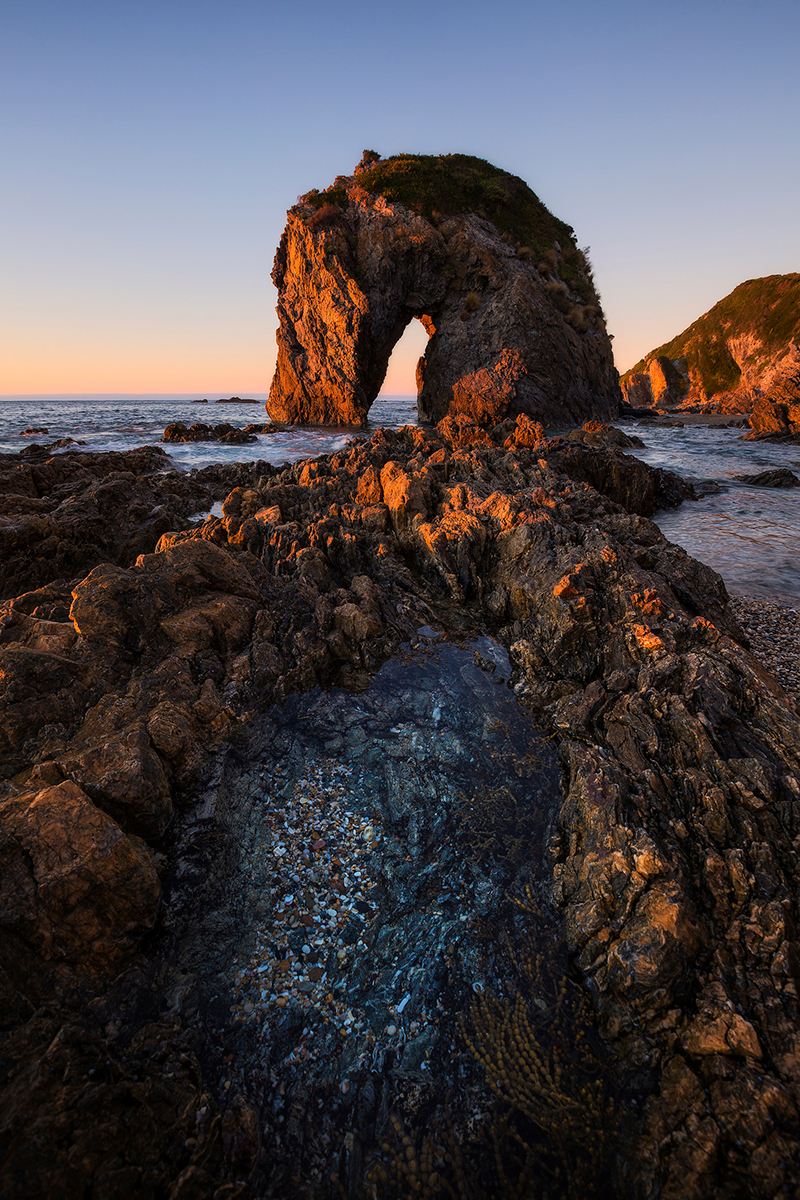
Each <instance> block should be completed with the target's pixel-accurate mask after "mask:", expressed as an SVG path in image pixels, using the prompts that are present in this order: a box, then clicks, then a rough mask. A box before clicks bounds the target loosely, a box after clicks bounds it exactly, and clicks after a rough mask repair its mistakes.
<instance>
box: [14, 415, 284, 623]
mask: <svg viewBox="0 0 800 1200" xmlns="http://www.w3.org/2000/svg"><path fill="white" fill-rule="evenodd" d="M247 440H248V441H251V440H252V441H255V440H256V439H255V438H250V437H248V439H247ZM171 468H172V462H171V460H170V458H169V456H168V455H167V453H166V451H164V450H162V449H161V448H160V447H158V446H143V447H142V448H141V449H139V450H130V451H127V452H126V453H116V452H110V453H107V454H93V453H86V452H81V451H71V452H67V453H65V454H56V455H52V456H51V455H49V454H47V453H43V454H41V455H40V456H39V457H37V458H36V459H35V460H29V459H27V458H21V457H20V455H16V454H3V455H0V501H2V512H1V513H0V599H5V598H7V597H11V596H19V593H20V592H21V591H23V590H27V589H34V588H39V587H42V586H44V585H46V584H49V583H51V582H52V581H53V580H54V579H59V578H60V579H62V580H68V579H72V578H74V577H75V576H77V575H78V573H79V572H81V573H82V574H86V572H87V571H89V570H90V569H91V568H92V567H93V566H95V564H97V563H99V562H113V563H122V564H124V565H126V566H127V565H129V564H130V563H132V562H133V561H134V560H135V559H136V557H137V555H139V554H144V553H146V552H147V551H149V550H152V549H154V547H155V544H156V542H157V541H158V539H159V537H160V536H161V534H162V533H165V532H166V531H167V530H168V529H172V528H174V527H175V526H176V525H184V524H187V523H188V522H189V520H190V519H191V518H192V517H193V516H194V515H195V514H196V513H198V512H203V511H204V510H208V509H210V508H211V506H212V505H213V504H214V502H215V501H217V500H221V499H222V498H223V497H224V496H226V495H227V493H228V492H229V491H230V489H231V488H232V487H234V486H235V485H236V484H237V483H240V482H244V481H246V480H252V479H256V478H258V477H259V476H260V475H263V474H265V473H266V474H269V473H270V472H271V471H272V467H271V466H270V465H269V464H267V463H260V464H259V463H248V464H233V465H231V466H212V467H206V468H203V469H201V470H195V471H188V472H187V471H176V470H174V469H171ZM42 602H43V601H40V603H42ZM44 615H45V614H44V611H43V610H42V611H40V612H37V614H36V616H37V617H42V616H44Z"/></svg>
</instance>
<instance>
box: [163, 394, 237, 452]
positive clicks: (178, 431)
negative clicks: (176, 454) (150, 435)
mask: <svg viewBox="0 0 800 1200" xmlns="http://www.w3.org/2000/svg"><path fill="white" fill-rule="evenodd" d="M233 403H234V401H233V400H218V401H217V404H233ZM241 403H249V401H241ZM161 440H162V442H221V443H223V444H224V445H226V446H247V445H249V444H250V443H251V442H257V441H258V438H257V437H255V435H254V434H252V433H248V431H247V430H246V429H237V428H236V427H235V426H234V425H229V424H228V423H227V421H223V422H222V423H221V424H220V425H204V424H203V422H202V421H196V422H195V423H194V425H190V426H189V427H188V429H187V427H186V426H185V425H184V423H183V422H182V421H173V423H172V424H171V425H168V426H167V427H166V429H165V430H164V436H163V438H162V439H161Z"/></svg>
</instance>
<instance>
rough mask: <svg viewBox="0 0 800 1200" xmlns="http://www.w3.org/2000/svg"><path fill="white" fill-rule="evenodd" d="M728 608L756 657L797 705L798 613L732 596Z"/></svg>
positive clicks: (799, 687) (799, 697)
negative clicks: (742, 630)
mask: <svg viewBox="0 0 800 1200" xmlns="http://www.w3.org/2000/svg"><path fill="white" fill-rule="evenodd" d="M731 608H732V609H733V612H734V615H735V616H736V619H737V621H738V622H739V624H740V625H741V626H742V628H743V629H744V631H745V633H746V634H747V636H748V637H749V638H750V649H751V650H752V652H753V654H754V655H755V657H756V658H757V659H758V660H759V662H761V663H763V665H764V666H765V667H766V668H767V670H768V671H770V672H771V673H772V674H773V675H774V676H775V678H776V679H777V680H778V682H779V683H780V685H781V687H782V688H783V689H784V690H785V691H786V692H788V693H789V695H790V696H791V697H792V699H793V700H794V701H795V703H796V704H798V705H800V610H798V609H797V608H793V607H792V606H791V605H789V604H780V603H777V602H776V601H773V600H751V599H748V598H746V597H743V596H732V597H731Z"/></svg>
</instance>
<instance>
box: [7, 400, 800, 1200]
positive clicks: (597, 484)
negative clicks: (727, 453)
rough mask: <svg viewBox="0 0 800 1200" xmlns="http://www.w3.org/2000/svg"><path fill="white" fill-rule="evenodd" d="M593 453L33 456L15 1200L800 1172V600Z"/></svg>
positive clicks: (18, 680) (17, 947)
mask: <svg viewBox="0 0 800 1200" xmlns="http://www.w3.org/2000/svg"><path fill="white" fill-rule="evenodd" d="M584 433H588V434H589V435H590V437H588V438H587V437H580V438H573V439H566V438H551V439H548V438H546V437H545V436H544V432H543V430H542V429H541V427H540V426H537V425H536V424H535V423H534V422H532V421H530V420H528V419H527V418H525V417H524V416H520V417H518V418H517V419H516V420H510V421H508V422H506V423H505V424H504V425H502V426H497V427H495V428H493V429H490V430H486V429H483V428H480V427H479V426H478V425H476V424H475V423H474V422H473V421H471V420H470V419H469V418H467V417H464V416H460V417H455V418H446V419H445V420H444V421H442V422H441V423H440V425H439V426H438V427H436V428H435V429H430V428H428V429H421V428H406V429H404V430H401V431H399V432H396V433H394V432H391V431H386V430H384V431H381V432H379V433H377V434H375V435H374V436H373V437H371V438H370V439H359V440H357V441H355V442H352V443H350V444H349V445H348V446H347V447H346V448H345V449H344V450H341V451H339V452H337V453H336V454H332V455H326V456H323V457H322V458H320V459H317V460H313V461H307V462H302V463H296V464H294V465H292V466H290V467H288V468H285V469H280V470H279V469H276V468H273V467H269V466H268V465H267V464H247V466H246V467H244V466H237V467H229V468H222V467H219V468H208V469H207V470H206V471H198V472H189V473H180V472H171V471H166V470H165V459H166V456H165V455H164V454H163V451H160V450H156V449H155V448H148V449H147V450H146V451H136V452H133V453H129V454H125V455H117V456H111V455H88V454H84V455H79V454H73V455H70V454H69V453H67V454H64V455H59V456H58V457H57V458H51V459H48V460H47V461H46V462H45V463H43V464H39V463H21V462H20V460H19V458H18V457H17V456H13V461H9V462H5V461H4V462H3V463H2V464H0V467H2V487H3V489H4V496H5V500H6V502H7V506H8V507H7V508H6V513H7V514H8V515H7V516H6V517H5V518H4V520H3V523H2V526H1V527H0V532H1V533H2V537H3V539H4V542H3V544H4V547H7V553H6V554H5V555H4V576H3V587H4V592H3V595H4V596H5V597H6V599H5V602H4V603H3V604H2V605H0V626H2V641H1V642H0V660H2V669H3V676H2V679H3V683H2V687H3V689H4V692H3V700H4V705H5V712H6V720H5V723H4V725H3V729H2V736H3V739H4V745H3V749H4V755H3V761H4V763H5V770H6V773H5V781H4V783H3V784H2V789H3V790H2V792H1V793H0V829H2V838H3V841H2V855H3V875H2V880H3V882H2V885H0V939H1V940H2V947H3V960H2V961H3V968H2V974H1V975H0V996H1V997H2V1012H3V1030H4V1032H3V1036H2V1042H1V1043H0V1062H1V1063H2V1070H3V1084H2V1097H3V1103H2V1110H3V1113H4V1116H3V1118H2V1126H1V1127H0V1129H1V1131H2V1147H3V1150H2V1153H3V1159H2V1165H0V1178H1V1179H2V1185H3V1191H4V1194H8V1195H9V1196H26V1197H34V1196H51V1195H64V1196H73V1195H74V1196H83V1195H86V1194H91V1195H93V1196H96V1197H98V1198H100V1197H109V1198H110V1197H112V1196H124V1195H132V1194H142V1195H152V1196H168V1197H170V1200H190V1198H193V1197H206V1196H208V1197H211V1196H214V1197H217V1198H219V1200H221V1198H222V1197H226V1198H227V1197H237V1196H243V1197H244V1196H253V1197H272V1196H275V1197H277V1196H290V1195H291V1196H303V1197H313V1198H314V1200H316V1198H318V1197H319V1198H322V1197H326V1198H327V1197H334V1196H337V1195H341V1194H342V1190H343V1191H344V1194H346V1195H352V1196H354V1197H355V1196H357V1195H359V1189H360V1188H362V1187H363V1186H364V1180H365V1178H366V1179H367V1181H369V1180H370V1179H372V1180H373V1181H374V1186H376V1187H378V1186H380V1187H382V1188H383V1189H384V1190H383V1192H382V1193H381V1194H386V1195H406V1194H409V1193H410V1192H411V1191H413V1190H414V1189H413V1188H412V1186H411V1183H410V1182H409V1178H410V1177H409V1172H411V1175H416V1178H418V1179H419V1180H420V1181H421V1185H422V1183H424V1185H425V1187H427V1188H428V1190H429V1191H430V1193H431V1194H434V1195H435V1194H437V1191H436V1189H437V1187H439V1183H437V1179H438V1180H439V1182H441V1180H440V1174H441V1173H442V1172H444V1173H445V1175H446V1171H447V1168H446V1166H443V1165H442V1163H441V1162H440V1161H439V1160H441V1159H443V1158H444V1155H445V1153H450V1155H451V1161H452V1162H453V1166H452V1170H453V1171H454V1172H456V1176H457V1175H458V1172H459V1171H462V1172H467V1174H468V1175H469V1178H470V1180H471V1182H470V1185H469V1186H470V1187H471V1188H472V1190H473V1192H472V1194H474V1195H476V1196H484V1195H486V1196H491V1195H497V1194H498V1180H497V1176H496V1174H495V1175H493V1174H492V1172H493V1170H494V1169H495V1168H494V1167H493V1166H492V1164H493V1162H494V1150H493V1141H492V1139H493V1137H495V1136H498V1137H501V1138H502V1137H503V1136H506V1135H507V1136H508V1137H509V1138H510V1141H509V1142H508V1145H509V1146H511V1145H512V1144H513V1146H515V1147H517V1150H516V1151H514V1153H515V1154H516V1153H517V1151H519V1154H520V1155H521V1157H519V1158H517V1159H514V1158H513V1155H512V1159H511V1161H512V1164H513V1162H516V1168H515V1169H518V1171H519V1172H524V1171H525V1170H529V1171H532V1170H534V1168H535V1167H537V1166H538V1167H541V1168H542V1169H546V1170H548V1171H550V1172H551V1175H552V1177H553V1178H554V1179H555V1181H556V1182H555V1183H554V1185H553V1186H554V1190H555V1194H562V1195H570V1196H571V1195H575V1194H578V1193H579V1192H583V1191H588V1189H589V1186H590V1184H593V1185H596V1190H598V1189H599V1192H600V1194H608V1195H614V1194H619V1195H626V1196H628V1195H635V1196H641V1197H655V1196H657V1195H658V1196H660V1197H664V1198H672V1197H674V1198H676V1200H677V1197H698V1198H699V1197H701V1196H702V1197H708V1196H713V1197H718V1198H719V1200H722V1198H723V1197H730V1196H735V1195H742V1196H745V1195H747V1196H755V1197H768V1196H769V1197H773V1196H774V1195H776V1194H780V1193H781V1191H784V1192H785V1191H787V1190H788V1191H789V1192H791V1191H792V1190H793V1189H794V1188H796V1187H797V1185H798V1179H799V1178H800V1176H799V1175H798V1167H797V1151H798V1141H797V1121H798V1103H799V1102H800V1045H798V1040H797V1035H796V1028H797V1026H796V1021H797V1011H796V1010H797V991H796V986H797V985H796V962H797V946H796V934H795V927H796V920H797V916H798V913H797V900H798V878H797V853H796V851H797V838H798V836H800V718H799V717H798V710H797V707H796V703H795V702H794V701H793V700H792V697H791V696H790V694H789V685H791V684H792V679H791V678H790V676H788V675H784V677H783V681H782V682H783V687H782V686H781V684H780V683H779V682H778V681H777V680H776V679H775V678H774V677H773V676H772V675H770V674H768V673H767V671H765V669H764V666H763V665H762V662H761V661H759V656H761V657H762V658H764V656H765V654H766V651H767V648H768V646H767V641H766V640H764V639H769V637H770V629H769V627H768V626H766V627H765V626H764V620H765V618H766V616H769V617H770V619H772V617H773V615H774V614H765V613H763V612H760V611H759V610H758V608H757V607H756V606H754V605H745V604H743V603H741V602H740V603H739V604H738V605H737V604H736V603H735V602H734V603H731V602H730V601H729V598H728V596H727V594H726V592H725V588H724V586H723V584H722V581H721V580H720V579H719V577H718V576H716V575H715V574H714V573H713V572H712V571H710V570H709V569H708V568H706V567H704V566H702V564H700V563H697V562H696V561H694V560H693V559H691V558H690V557H689V556H688V555H687V554H686V553H685V552H684V551H682V550H681V549H680V548H679V547H676V546H673V545H671V544H670V543H668V542H667V541H666V540H665V539H664V537H663V535H662V534H661V533H660V531H659V530H658V528H657V527H656V526H655V525H654V524H652V523H651V522H650V521H649V520H648V517H649V516H651V515H652V514H653V513H654V512H655V511H657V510H658V509H661V508H664V507H668V506H670V505H674V504H679V503H681V502H682V501H684V500H685V499H687V498H688V497H689V490H688V489H687V487H686V485H685V484H683V483H682V482H681V481H680V480H679V479H678V478H677V477H675V476H672V475H671V474H670V473H669V472H666V471H661V470H655V469H652V468H649V467H647V466H646V465H645V464H643V463H641V462H638V461H637V460H636V459H635V458H633V457H631V456H630V455H628V454H624V453H622V452H621V450H620V449H617V448H614V447H610V446H608V445H607V444H602V442H603V439H602V430H601V429H599V428H598V427H597V426H594V427H592V428H591V429H586V430H584ZM598 440H599V441H600V442H601V444H599V445H598V444H592V441H594V442H597V441H598ZM7 457H8V458H9V460H11V459H12V456H7ZM223 496H224V497H225V499H224V503H223V505H222V516H221V517H219V518H218V517H213V516H212V517H207V518H205V519H204V520H202V521H200V520H198V521H195V522H192V521H191V520H190V517H192V516H194V515H195V514H197V513H198V512H203V511H207V509H208V508H210V507H211V504H210V503H209V501H211V503H213V502H214V501H216V500H218V499H221V498H222V497H223ZM156 501H159V502H160V507H161V511H160V512H158V511H155V510H156V509H158V508H159V503H156ZM126 514H127V518H126ZM759 622H760V623H761V626H762V628H759ZM748 635H749V636H750V637H751V638H752V641H753V651H752V652H751V650H750V648H749V643H748ZM442 638H444V642H443V643H442V640H441V639H442ZM477 638H483V639H484V640H483V641H481V642H477V641H476V640H475V639H477ZM487 638H491V639H492V641H491V643H488V642H487V640H486V639H487ZM759 639H762V640H759ZM773 641H774V639H773ZM442 645H446V646H447V647H450V646H451V645H452V646H453V647H454V648H453V650H452V652H451V650H450V649H449V648H448V649H447V650H446V652H445V650H443V649H441V646H442ZM491 646H494V647H496V652H495V650H492V649H491ZM462 651H463V653H465V654H466V656H467V657H466V658H459V657H457V654H461V653H462ZM456 652H457V653H456ZM786 653H787V656H788V655H790V653H791V649H790V647H787V651H786ZM453 655H456V657H452V656H453ZM420 656H422V660H423V664H424V666H425V670H428V671H432V672H434V674H429V675H426V676H423V677H421V679H420V680H419V681H417V682H414V679H415V676H414V672H415V671H417V670H420V669H422V668H421V667H420ZM448 656H449V657H448ZM787 660H788V658H787ZM768 661H769V665H770V666H771V667H772V668H773V669H777V667H778V666H780V663H778V661H777V660H776V659H774V658H773V659H772V660H768ZM382 669H383V671H388V672H389V673H390V675H389V678H390V686H389V687H388V690H387V692H386V694H384V695H382V696H381V695H380V694H379V693H378V692H376V691H375V688H377V687H378V686H379V682H380V679H381V678H382V675H381V671H382ZM392 671H394V672H395V675H393V676H392V675H391V672H392ZM448 672H449V673H448ZM495 679H498V680H501V681H502V683H501V684H497V683H495V682H494V680H495ZM506 685H510V687H509V686H506ZM792 686H793V685H792ZM332 688H333V689H334V690H333V691H331V689H332ZM337 689H338V690H337ZM784 689H786V690H784ZM501 693H502V694H503V695H504V696H506V695H507V696H508V697H509V698H513V697H516V699H515V700H514V701H513V703H514V705H516V706H517V707H515V708H514V709H513V712H514V713H517V710H519V714H520V715H519V717H517V716H513V717H512V716H511V715H510V714H511V711H512V710H508V712H507V713H506V710H504V709H502V708H501V709H497V710H496V711H497V713H501V714H505V715H501V716H498V717H497V720H499V722H500V724H499V725H497V726H495V725H492V720H493V719H494V717H493V716H492V714H493V713H495V709H496V705H497V703H499V702H498V701H495V700H494V699H493V697H494V696H495V695H496V696H500V695H501ZM392 697H394V699H393V698H392ZM393 705H394V707H393ZM437 712H438V715H437ZM482 714H483V715H482ZM523 718H524V720H525V721H527V722H528V725H527V726H525V728H526V729H527V732H526V733H525V734H524V745H522V746H519V745H517V743H514V744H513V747H511V748H507V746H506V742H504V740H503V739H504V738H507V737H510V736H511V734H507V733H502V732H501V727H502V728H503V729H511V730H514V729H516V725H515V722H516V721H517V720H518V719H519V720H520V721H522V720H523ZM520 728H522V727H521V726H520ZM481 729H482V730H484V731H485V734H480V735H479V733H478V731H479V730H481ZM517 736H518V735H517V734H516V733H515V734H514V737H517ZM519 736H522V735H521V734H520V735H519ZM542 738H545V741H546V748H542ZM508 746H511V743H508ZM512 751H513V752H512ZM479 752H480V753H479ZM481 755H484V756H485V771H486V772H487V775H486V780H487V783H486V787H485V788H484V789H483V791H482V792H481V793H480V795H481V799H480V803H479V802H478V799H477V796H478V792H477V791H475V792H474V795H473V796H472V800H471V804H470V805H469V806H468V807H467V808H466V809H465V805H464V794H465V789H466V790H467V791H468V790H469V781H470V779H471V778H472V777H473V776H474V775H475V772H477V771H478V766H477V765H476V763H477V761H478V760H479V761H480V769H481V771H483V770H484V758H483V757H480V756H481ZM493 755H495V756H496V757H497V758H498V759H500V760H502V762H503V763H504V764H505V766H504V768H503V769H504V770H505V769H506V768H507V770H508V780H506V779H505V777H498V778H497V779H496V780H495V779H494V778H493V777H492V776H491V775H490V774H488V772H489V770H490V765H489V764H490V760H491V759H492V756H493ZM526 763H527V766H526V765H525V764H526ZM515 764H516V765H515ZM520 764H522V765H520ZM501 765H502V764H501ZM348 772H349V774H348ZM537 772H538V774H537ZM542 772H544V774H542ZM512 776H513V778H514V779H515V780H516V781H517V782H516V783H513V784H512V783H511V782H510V780H511V778H512ZM348 780H350V781H351V782H347V781H348ZM520 781H521V783H520ZM426 789H428V790H426ZM520 822H522V824H520ZM526 822H527V824H526ZM367 831H369V833H368V834H367ZM279 851H281V853H279ZM284 860H286V862H284ZM289 867H291V870H290V869H289ZM295 876H296V877H297V878H296V879H295ZM359 905H361V906H362V907H359ZM415 922H416V924H415ZM259 931H260V932H259ZM447 931H450V932H447ZM455 931H458V933H457V936H456V932H455ZM445 933H447V936H443V935H444V934H445ZM259 937H260V938H261V941H259ZM348 939H352V940H348ZM415 948H416V949H417V950H418V954H417V957H414V951H415ZM340 952H342V953H341V957H340ZM409 955H411V957H409ZM548 964H549V966H548ZM262 968H264V969H263V971H262ZM262 979H263V980H264V982H263V983H261V982H259V981H260V980H262ZM406 979H408V980H409V981H411V980H412V979H413V981H414V982H413V986H408V987H406V986H405V980H406ZM284 981H285V986H284ZM393 981H394V982H393ZM306 985H310V986H308V987H307V986H306ZM325 988H327V989H328V990H323V989H325ZM262 993H263V996H262ZM328 996H330V1000H329V999H328V998H327V997H328ZM406 996H408V999H406ZM378 1000H380V1006H378ZM279 1001H284V1003H279ZM248 1005H249V1006H250V1007H249V1009H248V1007H247V1006H248ZM401 1006H402V1007H401ZM414 1022H416V1027H415V1028H412V1024H413V1023H414ZM470 1047H471V1048H472V1049H471V1050H470ZM515 1047H516V1049H515ZM565 1047H566V1048H567V1049H566V1051H565V1050H564V1048H565ZM570 1047H571V1048H572V1049H569V1048H570ZM565 1052H566V1058H563V1057H560V1056H561V1055H563V1054H564V1053H565ZM503 1062H505V1064H506V1066H503V1065H502V1064H503ZM509 1062H511V1063H513V1064H514V1069H510V1068H509V1066H508V1064H509ZM518 1063H524V1064H525V1065H524V1067H522V1066H520V1067H519V1068H518ZM437 1127H438V1129H439V1133H438V1134H436V1133H435V1130H436V1128H437ZM503 1131H505V1133H503ZM404 1138H405V1139H407V1141H404V1140H403V1139H404ZM437 1138H438V1141H437ZM521 1146H525V1147H527V1149H526V1150H522V1149H520V1147H521ZM459 1155H461V1156H462V1157H461V1158H459ZM403 1164H405V1166H403ZM404 1172H405V1173H404ZM384 1175H385V1176H386V1180H385V1181H384V1182H381V1180H383V1177H384ZM334 1177H335V1178H334ZM392 1179H394V1183H392ZM367 1186H369V1183H368V1184H367ZM404 1189H405V1190H404Z"/></svg>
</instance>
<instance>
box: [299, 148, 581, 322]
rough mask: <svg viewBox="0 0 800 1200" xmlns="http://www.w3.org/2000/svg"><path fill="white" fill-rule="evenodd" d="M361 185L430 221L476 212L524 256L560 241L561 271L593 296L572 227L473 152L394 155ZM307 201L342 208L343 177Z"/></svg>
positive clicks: (577, 289)
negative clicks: (522, 249) (523, 249)
mask: <svg viewBox="0 0 800 1200" xmlns="http://www.w3.org/2000/svg"><path fill="white" fill-rule="evenodd" d="M357 183H358V186H359V187H362V188H364V189H365V190H366V191H368V192H372V193H373V194H375V195H381V196H385V197H386V199H387V200H391V201H394V202H396V203H398V204H403V205H405V206H406V208H410V209H411V210H412V211H413V212H416V213H419V214H420V215H421V216H424V217H425V218H426V219H427V220H429V221H433V222H435V221H436V220H437V219H441V218H443V217H449V216H457V215H460V214H462V213H476V214H477V215H478V216H479V217H483V218H485V219H486V220H487V221H491V223H492V224H493V225H494V226H495V227H496V228H497V229H498V230H499V231H500V232H501V233H504V234H506V235H507V236H508V237H509V238H510V239H512V240H513V241H514V242H516V243H517V245H518V246H519V247H525V248H527V249H526V252H525V253H524V254H523V255H522V257H523V258H529V257H531V256H532V255H533V256H535V257H536V258H537V259H538V258H541V257H543V256H545V255H546V254H547V253H548V252H549V251H552V249H553V245H554V243H558V245H559V247H560V251H561V255H560V258H557V259H556V261H557V270H558V274H559V275H560V277H561V278H562V279H563V280H565V281H566V282H567V283H568V284H569V285H570V287H571V289H572V290H573V291H574V292H575V293H577V294H578V295H581V296H582V297H583V298H584V299H585V300H592V299H595V296H594V289H593V287H592V285H591V280H590V279H589V280H588V282H587V279H586V277H585V276H584V273H583V271H582V270H581V267H584V266H585V265H586V268H587V273H588V264H585V258H584V255H583V253H582V251H581V250H579V248H578V245H577V242H576V240H575V231H574V230H573V228H572V226H571V225H567V224H566V223H565V222H564V221H560V220H559V219H558V217H555V216H553V214H552V213H551V212H550V210H549V209H547V208H546V207H545V205H544V204H542V202H541V200H540V199H539V197H538V196H537V195H536V193H535V192H533V191H532V190H531V188H529V187H528V185H527V183H525V181H524V180H523V179H520V178H518V176H516V175H510V174H509V173H508V172H507V171H502V170H501V169H500V168H499V167H494V166H492V164H491V163H489V162H486V160H485V159H482V158H475V157H474V156H473V155H471V154H395V155H393V156H392V157H391V158H386V159H380V160H379V161H377V162H375V163H374V165H373V166H372V167H371V168H370V169H369V170H366V171H362V172H361V173H360V174H359V175H358V177H357ZM303 201H304V202H305V203H306V204H311V205H313V206H314V208H317V209H319V208H321V207H322V206H323V205H330V204H336V205H340V206H342V207H344V205H345V204H346V202H347V196H346V192H345V190H344V187H343V186H342V179H341V177H339V178H338V179H337V180H336V183H335V184H334V185H333V187H331V188H329V189H328V190H327V191H324V192H319V191H317V190H316V189H314V190H313V191H311V192H308V193H307V194H306V195H305V196H304V197H303Z"/></svg>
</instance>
